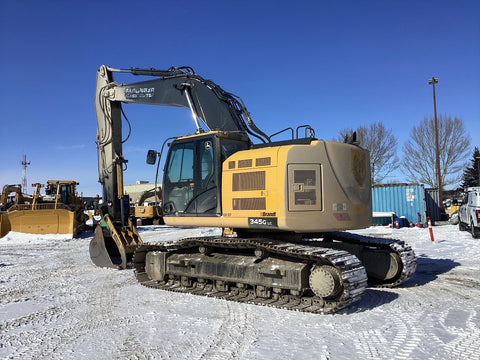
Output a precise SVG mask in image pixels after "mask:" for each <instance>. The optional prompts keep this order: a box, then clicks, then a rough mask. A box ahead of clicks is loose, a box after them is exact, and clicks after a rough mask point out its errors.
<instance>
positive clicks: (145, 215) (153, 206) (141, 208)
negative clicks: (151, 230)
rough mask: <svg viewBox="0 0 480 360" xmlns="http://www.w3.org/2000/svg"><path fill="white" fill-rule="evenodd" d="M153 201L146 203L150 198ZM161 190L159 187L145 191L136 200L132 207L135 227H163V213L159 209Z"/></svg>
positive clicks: (160, 208)
mask: <svg viewBox="0 0 480 360" xmlns="http://www.w3.org/2000/svg"><path fill="white" fill-rule="evenodd" d="M153 196H154V197H155V201H146V200H148V199H149V198H151V197H153ZM161 198H162V190H161V187H160V186H157V187H156V190H155V188H152V189H149V190H145V191H144V192H143V193H142V194H141V195H140V197H139V198H138V200H137V202H136V204H135V205H134V207H133V216H134V218H135V221H136V224H137V226H141V225H163V224H164V222H163V213H162V207H161V205H160V204H161Z"/></svg>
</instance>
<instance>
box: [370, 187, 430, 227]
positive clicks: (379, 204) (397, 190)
mask: <svg viewBox="0 0 480 360" xmlns="http://www.w3.org/2000/svg"><path fill="white" fill-rule="evenodd" d="M372 211H374V212H387V211H388V212H394V213H395V214H396V215H397V216H398V217H402V216H404V217H405V218H406V219H407V221H411V222H412V223H413V224H416V223H417V222H418V216H417V213H420V216H421V220H420V221H421V222H422V224H426V222H427V215H426V205H425V189H424V188H423V185H418V184H388V185H376V186H374V187H372Z"/></svg>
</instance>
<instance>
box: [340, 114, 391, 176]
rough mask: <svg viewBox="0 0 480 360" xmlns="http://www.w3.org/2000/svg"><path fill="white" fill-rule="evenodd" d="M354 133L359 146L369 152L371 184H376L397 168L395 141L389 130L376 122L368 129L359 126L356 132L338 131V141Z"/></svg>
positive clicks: (349, 130) (348, 130)
mask: <svg viewBox="0 0 480 360" xmlns="http://www.w3.org/2000/svg"><path fill="white" fill-rule="evenodd" d="M354 131H356V133H357V141H358V142H359V145H360V146H361V147H363V148H365V149H367V150H369V151H370V169H371V176H372V184H374V185H375V184H378V183H380V182H382V181H383V180H384V179H385V177H387V175H388V174H390V173H391V172H392V171H394V170H395V169H397V168H398V166H399V162H398V157H397V156H396V151H397V139H396V138H395V136H394V135H393V134H392V131H391V130H387V129H386V128H385V126H383V124H382V123H380V122H376V123H373V124H370V126H368V127H367V126H359V127H358V128H357V129H356V130H352V129H343V130H340V140H341V141H343V140H344V139H346V138H348V137H349V136H351V134H352V133H353V132H354Z"/></svg>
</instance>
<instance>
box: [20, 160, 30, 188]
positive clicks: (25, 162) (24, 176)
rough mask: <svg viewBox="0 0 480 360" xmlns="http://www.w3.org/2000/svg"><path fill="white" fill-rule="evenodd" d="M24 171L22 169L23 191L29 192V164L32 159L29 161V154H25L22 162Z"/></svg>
mask: <svg viewBox="0 0 480 360" xmlns="http://www.w3.org/2000/svg"><path fill="white" fill-rule="evenodd" d="M21 164H22V167H23V171H22V191H23V193H24V194H26V193H27V166H28V165H30V160H28V161H27V155H25V154H24V155H23V160H22V162H21Z"/></svg>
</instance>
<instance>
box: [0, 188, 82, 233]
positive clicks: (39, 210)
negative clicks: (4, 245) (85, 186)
mask: <svg viewBox="0 0 480 360" xmlns="http://www.w3.org/2000/svg"><path fill="white" fill-rule="evenodd" d="M77 185H78V183H77V182H75V181H71V180H48V181H47V184H46V186H45V195H44V196H41V195H40V189H41V187H42V184H40V183H35V184H33V185H32V186H34V187H35V191H34V193H33V196H32V198H31V200H28V201H25V197H24V196H23V195H21V191H20V192H19V187H18V186H17V187H16V188H15V187H10V188H7V189H5V187H4V191H3V193H2V204H3V198H4V194H6V191H5V190H7V191H10V193H11V191H15V192H16V193H17V197H16V200H15V201H14V202H13V203H11V204H10V206H9V207H8V208H7V209H5V210H6V211H4V212H2V213H1V214H0V215H1V218H0V235H1V237H3V236H5V235H6V234H7V233H8V232H9V231H16V232H23V233H30V234H71V235H72V237H75V236H76V235H77V234H79V233H80V232H82V231H83V230H84V229H85V215H84V206H83V202H82V199H81V198H80V197H78V196H77V193H76V186H77ZM27 199H29V198H28V197H27Z"/></svg>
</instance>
